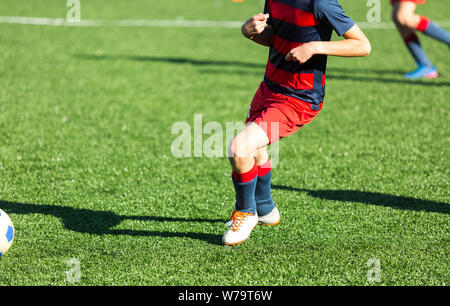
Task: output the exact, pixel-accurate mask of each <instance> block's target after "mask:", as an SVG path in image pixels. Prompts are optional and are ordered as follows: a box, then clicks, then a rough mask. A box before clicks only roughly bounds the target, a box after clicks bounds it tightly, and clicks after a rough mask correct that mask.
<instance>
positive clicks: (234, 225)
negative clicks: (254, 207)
mask: <svg viewBox="0 0 450 306" xmlns="http://www.w3.org/2000/svg"><path fill="white" fill-rule="evenodd" d="M256 224H258V216H257V215H256V214H252V213H245V212H241V211H237V210H235V211H234V212H233V214H232V215H231V219H230V221H228V222H227V223H226V225H227V226H228V229H227V231H226V232H225V235H223V237H222V242H223V244H226V245H237V244H240V243H242V242H244V241H245V240H247V238H248V237H249V236H250V234H251V233H252V231H253V229H254V228H255V226H256Z"/></svg>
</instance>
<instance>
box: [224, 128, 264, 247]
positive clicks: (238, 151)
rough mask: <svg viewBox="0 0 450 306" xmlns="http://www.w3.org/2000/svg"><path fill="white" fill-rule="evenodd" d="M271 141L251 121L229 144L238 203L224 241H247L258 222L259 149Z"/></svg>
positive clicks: (229, 243)
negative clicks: (256, 193)
mask: <svg viewBox="0 0 450 306" xmlns="http://www.w3.org/2000/svg"><path fill="white" fill-rule="evenodd" d="M268 144H269V138H268V136H267V135H266V133H265V131H264V130H263V129H262V128H261V127H260V126H259V125H257V124H256V123H250V124H249V125H247V127H246V128H245V129H244V130H242V131H241V132H240V133H239V134H238V135H237V136H236V137H234V138H233V140H232V141H231V143H230V145H229V147H228V157H229V160H230V163H231V167H232V170H233V174H232V180H233V186H234V190H235V192H236V203H235V211H234V212H233V215H232V216H231V220H230V221H229V223H228V226H229V228H228V230H227V231H226V232H225V235H224V236H223V238H222V241H223V243H224V244H227V245H236V244H239V243H241V242H243V241H245V240H246V239H247V238H248V237H249V236H250V233H251V232H252V230H253V228H254V227H255V226H256V224H257V223H258V215H257V212H256V200H255V189H256V184H257V181H258V167H257V165H256V158H255V157H256V154H257V151H258V150H259V149H261V148H263V147H265V146H267V145H268Z"/></svg>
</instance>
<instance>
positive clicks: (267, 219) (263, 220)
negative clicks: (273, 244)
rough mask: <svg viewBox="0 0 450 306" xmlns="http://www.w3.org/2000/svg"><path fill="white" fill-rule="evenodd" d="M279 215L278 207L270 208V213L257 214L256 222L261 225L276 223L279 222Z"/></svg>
mask: <svg viewBox="0 0 450 306" xmlns="http://www.w3.org/2000/svg"><path fill="white" fill-rule="evenodd" d="M280 221H281V217H280V212H279V211H278V208H276V207H275V208H274V209H272V211H271V212H270V213H268V214H267V215H264V216H258V224H262V225H277V224H278V223H280Z"/></svg>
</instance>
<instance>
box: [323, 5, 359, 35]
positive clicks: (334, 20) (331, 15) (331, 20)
mask: <svg viewBox="0 0 450 306" xmlns="http://www.w3.org/2000/svg"><path fill="white" fill-rule="evenodd" d="M314 14H315V16H316V18H317V19H318V20H320V21H321V22H325V23H327V24H328V25H329V26H331V27H332V28H333V29H334V30H335V31H336V33H337V34H338V35H339V36H342V35H343V34H345V33H346V32H347V31H348V30H350V29H351V27H353V26H354V25H355V22H353V20H352V19H351V18H350V17H348V16H347V14H345V12H344V9H343V8H342V6H341V5H340V3H339V2H338V1H337V0H315V1H314Z"/></svg>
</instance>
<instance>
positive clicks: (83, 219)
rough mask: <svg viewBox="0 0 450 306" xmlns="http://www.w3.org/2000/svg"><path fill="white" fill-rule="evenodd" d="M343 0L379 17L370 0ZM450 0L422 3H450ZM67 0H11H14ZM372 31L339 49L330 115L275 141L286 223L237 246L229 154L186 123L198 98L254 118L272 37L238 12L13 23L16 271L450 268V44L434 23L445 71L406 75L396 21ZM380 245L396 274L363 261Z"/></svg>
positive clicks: (342, 280)
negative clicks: (353, 50) (251, 29)
mask: <svg viewBox="0 0 450 306" xmlns="http://www.w3.org/2000/svg"><path fill="white" fill-rule="evenodd" d="M84 2H86V3H84ZM181 2H182V3H183V4H181ZM341 3H342V4H343V6H344V8H345V9H346V10H347V11H348V13H349V14H350V15H351V16H352V17H353V18H354V19H355V20H356V21H365V16H366V12H367V10H368V7H367V6H366V3H365V1H360V0H341ZM449 4H450V1H448V0H442V1H434V2H430V3H429V4H428V3H427V5H425V6H423V7H420V8H419V9H420V11H419V12H420V13H423V14H425V15H427V16H428V17H430V18H431V19H433V20H438V21H445V20H446V18H448V14H447V13H446V9H448V6H449ZM81 5H82V16H81V17H82V19H84V18H86V19H100V20H103V19H169V20H173V19H176V18H184V19H186V20H222V21H227V20H231V21H239V20H241V21H244V20H245V19H246V18H247V17H249V16H250V15H252V14H254V13H257V12H259V11H261V10H262V5H263V4H262V1H251V0H245V1H244V2H242V3H234V2H231V1H228V0H227V1H226V0H212V1H206V0H205V1H203V0H189V1H188V0H184V1H179V0H165V1H163V2H161V1H159V0H158V1H157V0H145V1H144V0H140V1H138V0H136V1H131V0H130V1H118V0H116V1H107V3H106V2H105V1H101V0H89V1H81ZM67 10H68V8H67V7H66V6H65V1H50V0H46V1H39V3H38V2H37V1H31V0H28V1H25V0H21V1H18V0H2V2H1V3H0V12H1V13H0V15H3V16H30V17H51V18H64V17H65V14H66V12H67ZM389 15H390V6H389V4H388V1H383V3H382V21H383V22H387V21H389ZM364 31H365V33H366V34H367V36H368V37H369V39H370V40H371V43H372V54H371V55H370V56H369V57H367V58H356V59H352V58H331V57H330V58H329V60H328V70H327V94H326V99H325V104H324V107H323V109H322V111H321V113H320V115H319V116H318V117H317V118H316V119H315V120H314V121H313V122H311V123H310V124H308V125H307V126H305V127H303V128H302V129H301V130H300V131H299V132H298V133H296V134H295V135H293V136H291V137H288V138H286V139H284V140H282V141H281V142H280V144H279V145H280V147H279V149H280V152H279V162H278V165H277V167H276V168H274V170H273V181H272V184H273V196H274V199H275V202H276V205H277V206H278V207H279V209H280V212H281V215H282V222H281V223H280V224H279V225H278V226H277V227H261V226H259V227H257V228H256V229H255V231H254V232H253V233H252V235H251V237H250V239H249V240H248V241H246V242H245V243H243V244H242V245H240V246H237V247H224V246H222V245H221V237H222V235H223V233H224V231H225V229H226V227H225V225H224V222H225V221H226V220H227V219H228V218H229V217H230V215H231V212H232V210H233V206H234V192H233V187H232V183H231V179H230V174H231V171H230V167H229V163H228V161H227V159H226V158H223V157H220V158H207V157H202V158H200V157H191V158H175V157H174V156H173V155H172V152H171V145H172V142H173V141H174V139H175V138H176V137H177V135H173V134H171V128H172V126H173V125H174V124H175V123H176V122H183V121H184V122H187V123H189V124H191V125H192V126H193V123H194V114H201V115H202V120H203V124H206V123H208V122H218V123H220V124H221V125H222V126H223V127H225V126H226V123H227V122H237V121H243V120H244V119H245V116H246V114H247V110H248V107H249V104H250V101H251V99H252V96H253V94H254V93H255V91H256V89H257V88H258V85H259V83H260V82H261V80H262V77H263V75H264V65H265V63H266V60H267V53H268V52H267V49H265V48H264V47H261V46H258V45H255V44H253V43H251V42H250V41H248V40H245V39H244V38H243V37H242V36H241V35H240V30H239V29H234V28H232V29H226V28H176V27H168V28H160V27H154V28H151V27H129V28H126V27H99V28H90V27H87V28H83V27H50V26H33V25H17V24H0V54H1V55H2V56H1V60H0V208H1V209H3V210H4V211H6V212H7V213H8V214H9V216H10V217H11V219H12V220H13V222H14V226H15V231H16V235H15V240H14V244H13V246H12V248H11V250H10V251H9V252H8V253H7V254H5V255H4V256H3V257H1V258H0V285H73V284H75V285H448V283H449V273H448V271H449V258H448V254H449V246H450V244H449V213H450V204H449V202H450V195H449V169H450V167H449V153H450V152H449V139H450V134H449V125H448V122H449V113H448V111H449V104H448V102H449V96H450V66H449V63H448V48H447V47H446V46H444V45H442V44H440V43H438V42H436V41H434V40H431V39H429V38H428V37H425V36H423V35H421V36H420V37H421V39H422V44H423V45H424V47H425V49H426V51H427V52H428V54H429V57H430V58H431V60H432V61H433V63H434V64H435V65H436V66H437V67H438V69H439V71H440V77H439V78H438V79H436V80H424V81H405V80H404V79H403V78H402V74H403V73H404V72H407V71H411V70H413V69H414V68H415V67H414V62H413V60H412V58H411V57H410V56H409V54H408V53H407V50H406V48H405V47H404V45H403V43H402V41H401V39H400V37H399V35H398V33H397V32H396V31H395V30H394V29H377V30H370V29H367V30H364ZM334 39H337V38H336V37H335V38H334ZM207 137H208V135H204V139H206V138H207ZM224 142H225V141H224ZM70 259H76V260H78V262H79V264H80V272H81V278H80V281H79V282H76V283H72V282H70V281H69V280H70V279H69V278H68V274H70V273H66V272H67V271H70V270H71V269H72V268H73V266H71V265H70V263H69V264H68V261H69V260H70ZM370 259H376V260H379V263H380V267H381V270H380V272H381V274H380V277H381V278H380V282H369V281H368V279H367V274H368V273H370V269H371V266H368V265H367V262H368V261H369V260H370Z"/></svg>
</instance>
